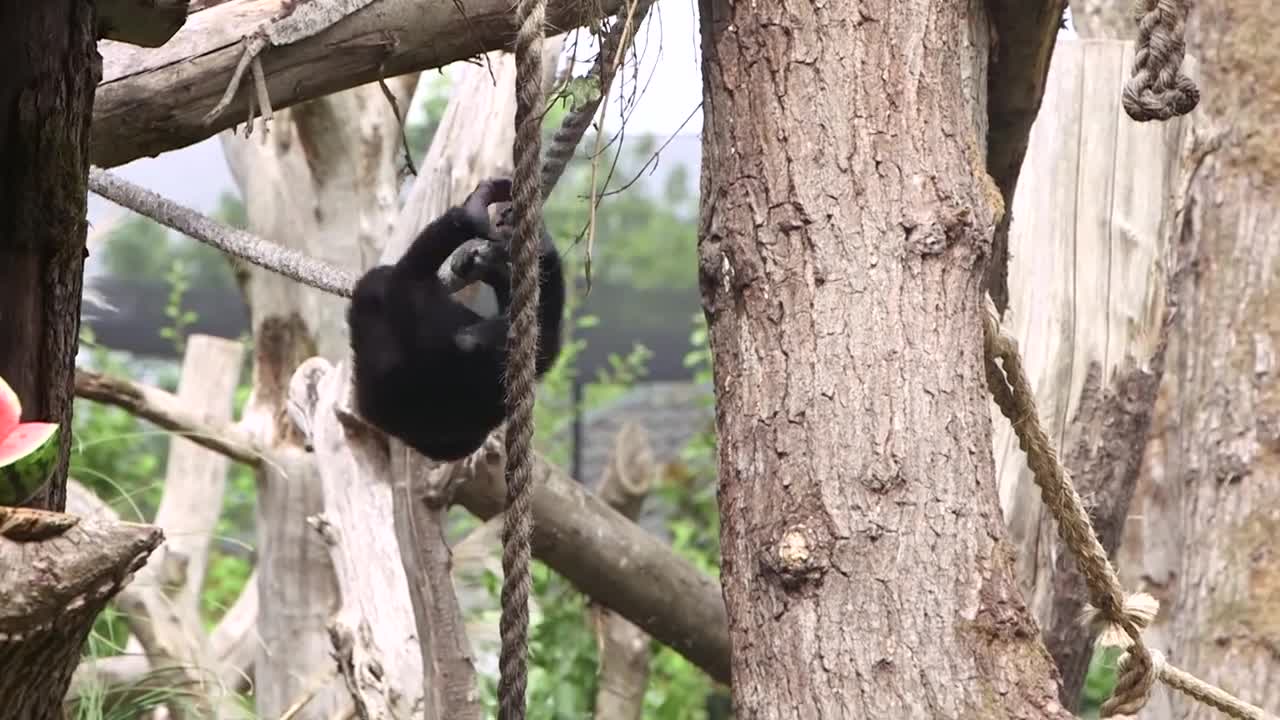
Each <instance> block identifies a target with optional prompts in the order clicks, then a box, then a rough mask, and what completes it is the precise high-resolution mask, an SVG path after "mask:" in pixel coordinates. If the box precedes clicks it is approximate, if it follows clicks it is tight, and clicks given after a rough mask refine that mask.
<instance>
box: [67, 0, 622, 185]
mask: <svg viewBox="0 0 1280 720" xmlns="http://www.w3.org/2000/svg"><path fill="white" fill-rule="evenodd" d="M285 4H286V0H236V1H234V2H226V3H221V4H219V5H216V6H214V7H211V8H209V9H207V10H203V11H201V12H197V13H194V14H192V15H191V16H190V17H189V18H188V19H187V23H186V25H185V26H183V28H182V29H181V30H179V31H178V32H177V34H175V35H174V36H173V38H172V39H170V40H169V42H167V43H165V45H164V46H163V47H161V48H157V49H154V50H147V51H139V50H138V49H137V48H133V47H130V46H128V45H123V44H120V43H112V42H110V41H103V42H102V43H101V52H102V55H103V74H102V75H103V80H102V82H101V83H100V84H99V85H98V89H97V95H96V97H95V100H94V108H93V110H94V112H93V137H92V138H91V140H90V161H91V162H92V163H93V164H94V165H98V166H100V167H115V166H117V165H123V164H124V163H127V162H129V161H131V160H135V159H137V158H140V157H147V156H153V155H158V154H160V153H162V152H165V151H168V150H174V149H177V148H181V147H185V146H187V145H191V144H193V143H196V142H199V141H200V140H203V139H205V138H208V137H211V136H213V135H215V134H216V133H218V132H220V131H222V130H226V129H227V128H230V127H233V126H234V125H236V124H238V123H242V122H244V121H245V118H246V117H247V116H248V111H249V103H250V101H251V99H252V100H253V101H254V102H258V100H257V93H256V92H255V91H254V89H253V88H251V87H242V88H240V91H239V92H237V93H235V94H234V95H233V97H232V99H231V101H230V102H229V103H228V104H227V105H226V107H225V109H224V111H223V112H221V113H220V114H219V115H218V116H217V117H216V118H215V119H214V120H213V121H212V122H211V123H210V124H207V125H206V124H205V122H204V116H205V115H206V114H207V113H208V112H209V111H210V110H211V109H212V108H213V107H214V106H215V105H217V104H218V100H219V99H220V98H221V97H222V95H223V93H224V92H225V91H226V89H227V86H228V83H229V82H230V80H231V78H232V76H233V74H234V73H235V70H236V67H237V66H238V65H239V64H240V61H241V58H242V57H244V49H245V42H244V40H245V39H246V38H249V37H251V36H252V35H253V34H254V32H255V31H256V30H257V29H258V28H259V27H261V26H263V25H264V24H266V23H269V22H271V21H272V20H273V19H274V18H276V17H278V16H282V15H284V14H285V13H284V7H285ZM620 5H621V2H620V1H619V0H598V1H597V2H582V1H581V0H550V1H549V2H548V3H547V25H548V27H554V28H560V29H562V30H568V29H571V28H576V27H581V26H582V25H584V24H586V23H589V22H591V21H593V20H596V19H599V18H602V17H604V16H606V15H609V14H612V13H614V12H617V10H618V8H619V6H620ZM513 20H514V19H513V15H512V13H511V8H510V3H509V2H508V1H507V0H426V1H423V0H379V1H378V2H375V3H372V4H371V5H369V6H368V7H364V8H362V9H360V10H358V11H357V12H354V13H352V14H351V15H349V16H347V17H345V18H343V19H342V20H340V21H338V22H336V23H333V24H332V25H331V26H329V27H327V28H326V29H325V30H323V31H321V32H319V33H316V34H315V35H312V36H310V37H306V38H304V39H301V40H299V41H297V42H292V43H290V44H287V45H283V46H280V47H265V48H264V49H263V50H262V53H261V55H259V56H258V59H259V60H260V62H261V67H262V71H263V78H264V80H265V82H266V86H267V88H266V93H267V94H268V95H269V98H270V104H271V106H272V107H273V108H274V109H275V110H280V109H283V108H287V107H290V106H292V105H296V104H298V103H301V102H305V101H307V100H312V99H315V98H318V97H322V96H324V95H328V94H331V93H335V92H339V91H341V90H346V89H348V88H353V87H357V86H360V85H364V84H367V83H371V82H376V81H378V80H379V79H384V78H390V77H395V76H397V75H403V74H406V73H411V72H418V71H421V70H427V69H430V68H437V67H443V66H445V65H448V64H449V63H452V62H456V61H458V60H465V59H467V58H470V57H474V56H476V55H478V54H480V53H484V52H489V51H492V50H500V49H504V48H506V47H508V45H509V44H510V41H511V38H512V36H513V35H514V33H515V26H514V24H513Z"/></svg>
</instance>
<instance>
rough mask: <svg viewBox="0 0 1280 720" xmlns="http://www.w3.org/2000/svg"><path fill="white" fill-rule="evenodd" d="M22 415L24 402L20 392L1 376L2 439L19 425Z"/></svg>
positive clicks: (0, 426)
mask: <svg viewBox="0 0 1280 720" xmlns="http://www.w3.org/2000/svg"><path fill="white" fill-rule="evenodd" d="M20 417H22V403H21V402H20V401H19V400H18V393H16V392H14V391H13V388H11V387H9V383H7V382H5V381H4V378H0V439H3V438H4V437H5V436H6V435H8V434H9V433H10V432H13V429H14V428H15V427H17V426H18V418H20Z"/></svg>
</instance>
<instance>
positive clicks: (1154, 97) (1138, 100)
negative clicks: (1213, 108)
mask: <svg viewBox="0 0 1280 720" xmlns="http://www.w3.org/2000/svg"><path fill="white" fill-rule="evenodd" d="M1141 3H1142V4H1141V5H1140V6H1139V12H1138V16H1137V21H1138V41H1137V48H1136V50H1135V52H1134V56H1133V72H1132V75H1131V76H1130V78H1129V80H1128V81H1127V82H1126V83H1125V84H1124V94H1123V95H1122V96H1121V101H1122V103H1123V104H1124V110H1125V112H1127V113H1128V114H1129V117H1131V118H1133V119H1134V120H1137V121H1138V122H1147V121H1148V120H1168V119H1169V118H1172V117H1176V116H1178V115H1186V114H1187V113H1189V112H1191V111H1192V110H1194V109H1195V107H1196V104H1197V103H1199V102H1200V89H1199V88H1197V87H1196V84H1195V82H1194V81H1192V79H1191V78H1189V77H1187V76H1186V75H1185V74H1184V73H1183V72H1182V58H1183V56H1184V55H1185V54H1186V42H1185V41H1184V35H1185V33H1186V25H1187V10H1188V6H1189V5H1190V4H1191V0H1141Z"/></svg>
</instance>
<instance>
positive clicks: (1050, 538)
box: [993, 39, 1183, 707]
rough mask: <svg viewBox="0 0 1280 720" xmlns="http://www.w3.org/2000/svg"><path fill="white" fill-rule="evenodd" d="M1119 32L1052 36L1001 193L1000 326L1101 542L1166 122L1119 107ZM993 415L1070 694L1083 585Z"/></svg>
mask: <svg viewBox="0 0 1280 720" xmlns="http://www.w3.org/2000/svg"><path fill="white" fill-rule="evenodd" d="M1132 53H1133V50H1132V46H1131V45H1130V44H1128V43H1123V42H1121V41H1094V40H1089V41H1081V40H1069V39H1064V40H1062V41H1061V42H1059V43H1058V48H1057V50H1056V52H1055V55H1054V58H1053V66H1052V68H1051V69H1050V72H1049V82H1048V89H1047V91H1046V93H1045V97H1044V104H1043V106H1042V108H1041V112H1040V114H1039V117H1038V118H1037V119H1036V122H1035V124H1034V125H1033V126H1032V130H1031V144H1030V150H1029V151H1028V153H1027V157H1026V160H1025V162H1024V165H1023V170H1022V175H1021V180H1020V181H1019V183H1018V187H1017V192H1016V193H1015V195H1014V202H1013V208H1012V209H1013V223H1012V229H1011V234H1010V247H1011V250H1012V257H1011V260H1010V266H1009V289H1010V317H1009V319H1008V320H1007V321H1006V323H1007V324H1006V326H1007V328H1008V329H1009V331H1010V332H1011V333H1012V334H1013V335H1014V337H1015V338H1016V339H1017V340H1018V345H1019V347H1020V348H1021V349H1022V355H1023V361H1024V363H1025V366H1026V369H1027V373H1028V377H1029V378H1030V379H1031V381H1032V383H1033V384H1034V386H1035V388H1036V395H1037V402H1038V404H1039V407H1040V411H1041V417H1042V421H1043V422H1044V423H1045V428H1046V430H1047V431H1048V432H1049V433H1050V435H1051V437H1055V438H1057V439H1058V440H1059V442H1060V443H1061V445H1060V448H1061V452H1062V455H1063V458H1064V460H1065V462H1066V465H1067V468H1068V470H1069V471H1070V472H1071V474H1072V479H1073V481H1074V483H1075V486H1076V488H1077V490H1079V491H1080V493H1081V494H1082V495H1083V496H1084V497H1085V498H1086V499H1087V500H1088V502H1089V503H1090V505H1091V507H1092V512H1091V514H1092V520H1093V524H1094V528H1095V530H1097V532H1098V535H1099V539H1100V540H1101V541H1102V543H1103V546H1104V547H1106V548H1107V549H1108V550H1109V551H1114V550H1115V548H1116V547H1117V545H1118V544H1119V540H1120V533H1121V529H1122V528H1123V525H1124V520H1125V517H1126V515H1127V514H1128V508H1129V500H1130V498H1131V496H1132V492H1133V488H1134V483H1135V481H1136V478H1137V473H1138V469H1139V465H1140V461H1141V451H1142V447H1143V445H1144V442H1145V437H1146V434H1147V430H1148V427H1149V424H1150V416H1151V411H1152V408H1153V406H1154V402H1155V392H1156V387H1157V385H1158V382H1159V377H1160V372H1161V369H1162V366H1161V362H1162V360H1161V358H1160V356H1159V347H1160V343H1159V340H1160V327H1161V324H1162V323H1163V321H1164V310H1165V300H1166V296H1167V287H1166V284H1167V282H1166V281H1167V277H1166V273H1167V269H1168V263H1169V261H1170V260H1171V257H1172V255H1171V245H1170V238H1169V227H1170V220H1171V215H1172V210H1173V208H1172V204H1171V200H1172V196H1173V195H1175V194H1176V190H1177V188H1176V185H1175V182H1176V176H1177V158H1178V147H1179V143H1180V139H1181V136H1182V126H1183V124H1182V121H1181V120H1174V121H1170V122H1169V123H1134V122H1133V121H1131V120H1130V119H1129V118H1128V116H1127V115H1125V113H1124V111H1123V109H1122V108H1121V107H1120V88H1121V86H1122V85H1123V82H1124V79H1125V77H1127V75H1128V68H1129V64H1130V63H1131V61H1132ZM993 412H995V416H994V417H995V418H996V426H995V428H996V429H995V435H994V438H993V442H994V447H995V455H996V466H997V469H998V477H999V479H1000V489H1001V500H1002V505H1003V507H1004V510H1005V516H1006V518H1007V520H1008V523H1009V529H1010V534H1011V537H1012V539H1013V540H1014V542H1015V544H1016V546H1017V547H1018V551H1019V557H1018V562H1017V568H1018V576H1019V581H1020V583H1021V584H1022V587H1023V591H1024V593H1025V594H1026V597H1027V600H1028V602H1029V603H1030V604H1031V606H1032V609H1033V611H1034V612H1035V614H1036V617H1037V619H1038V620H1039V622H1040V626H1041V628H1042V630H1043V632H1044V635H1045V642H1046V645H1047V646H1048V648H1049V651H1050V652H1051V653H1052V654H1053V656H1054V659H1055V661H1056V663H1057V665H1058V668H1059V670H1060V671H1061V673H1062V676H1063V685H1062V691H1061V699H1062V702H1063V703H1064V704H1066V705H1067V706H1069V707H1074V705H1075V703H1076V700H1077V698H1078V697H1079V691H1080V687H1081V685H1082V683H1083V681H1084V674H1085V671H1086V670H1087V668H1088V662H1089V658H1090V656H1091V654H1092V648H1091V645H1090V643H1089V638H1088V636H1087V634H1086V633H1084V632H1082V631H1081V628H1080V625H1079V623H1078V620H1077V618H1078V616H1079V613H1080V611H1081V609H1082V608H1083V604H1084V603H1085V601H1086V599H1087V598H1086V592H1085V588H1084V585H1083V581H1082V580H1081V578H1080V576H1079V573H1078V571H1077V570H1076V566H1075V561H1074V559H1073V558H1072V557H1071V556H1070V554H1068V553H1067V552H1066V551H1065V549H1064V548H1063V547H1062V545H1061V541H1060V540H1059V538H1058V533H1057V528H1056V526H1055V525H1054V523H1053V521H1052V519H1050V518H1049V517H1048V515H1047V513H1046V512H1045V510H1044V505H1043V502H1042V501H1041V499H1040V495H1039V490H1038V489H1037V488H1036V486H1035V484H1034V483H1033V481H1032V478H1031V473H1030V471H1029V470H1028V469H1027V467H1026V458H1025V456H1024V455H1023V453H1022V451H1021V450H1019V449H1018V445H1017V439H1016V438H1015V437H1014V434H1013V431H1012V428H1011V427H1010V426H1009V424H1008V422H1006V421H1004V420H1003V418H1002V417H1001V416H1000V415H999V413H998V411H993Z"/></svg>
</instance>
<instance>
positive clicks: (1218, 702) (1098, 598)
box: [983, 298, 1277, 720]
mask: <svg viewBox="0 0 1280 720" xmlns="http://www.w3.org/2000/svg"><path fill="white" fill-rule="evenodd" d="M983 329H984V336H985V343H986V348H985V361H986V373H987V386H988V388H989V389H990V391H991V396H992V398H994V399H995V402H996V405H997V406H999V408H1000V412H1001V413H1002V414H1003V415H1004V416H1005V417H1006V418H1008V420H1009V423H1010V424H1011V425H1013V431H1014V433H1015V434H1016V435H1017V436H1018V445H1019V446H1020V447H1021V448H1022V450H1023V452H1025V453H1026V454H1027V467H1029V468H1031V474H1032V475H1033V477H1034V478H1035V482H1036V485H1038V486H1039V487H1040V497H1041V499H1043V500H1044V504H1045V505H1046V506H1047V507H1048V508H1049V513H1050V514H1051V515H1053V519H1054V520H1055V521H1056V523H1057V525H1058V533H1059V534H1060V535H1061V536H1062V539H1063V542H1064V543H1066V545H1067V548H1068V550H1070V551H1071V554H1072V555H1074V556H1075V558H1076V564H1077V565H1078V566H1079V568H1080V574H1081V575H1082V576H1083V577H1084V582H1085V585H1086V586H1087V588H1088V590H1089V598H1090V602H1091V606H1090V607H1089V608H1088V609H1087V611H1086V613H1085V617H1084V620H1085V621H1086V622H1087V623H1088V624H1090V625H1093V626H1095V627H1097V626H1102V627H1101V630H1102V632H1101V634H1100V636H1099V638H1098V642H1099V643H1100V644H1103V645H1110V646H1117V647H1126V648H1128V653H1127V655H1125V656H1124V657H1123V658H1122V661H1121V664H1120V665H1121V666H1120V675H1119V677H1118V678H1117V679H1116V687H1115V690H1114V691H1113V692H1112V694H1111V697H1110V698H1107V701H1106V702H1104V703H1103V704H1102V712H1101V715H1102V717H1113V716H1116V715H1133V714H1136V713H1137V712H1138V711H1139V710H1141V709H1142V707H1143V706H1144V705H1146V704H1147V700H1148V698H1150V697H1151V689H1152V687H1153V686H1154V685H1155V682H1156V680H1160V681H1162V682H1164V683H1165V684H1166V685H1168V686H1170V687H1172V688H1175V689H1177V690H1179V691H1181V692H1183V693H1185V694H1187V695H1189V696H1190V697H1192V698H1195V699H1196V700H1198V701H1200V702H1202V703H1205V704H1206V705H1209V706H1211V707H1214V708H1217V709H1218V710H1221V711H1222V712H1223V713H1226V714H1227V715H1229V716H1231V717H1233V718H1240V719H1241V720H1277V719H1276V718H1275V717H1274V716H1272V715H1270V714H1268V713H1267V712H1265V711H1263V710H1262V709H1261V708H1258V707H1255V706H1253V705H1250V704H1249V703H1247V702H1244V701H1243V700H1240V699H1238V698H1236V697H1234V696H1232V695H1231V694H1230V693H1228V692H1226V691H1224V690H1222V689H1221V688H1219V687H1216V686H1213V685H1210V684H1209V683H1206V682H1204V681H1203V680H1200V679H1198V678H1196V677H1195V676H1193V675H1191V674H1190V673H1188V672H1186V671H1184V670H1180V669H1178V668H1176V667H1173V666H1172V665H1170V664H1169V663H1168V662H1167V661H1166V660H1165V659H1164V657H1163V656H1161V655H1160V654H1159V653H1156V652H1152V651H1151V650H1149V649H1148V648H1147V647H1146V645H1144V644H1143V642H1142V630H1144V629H1145V628H1146V627H1147V626H1148V625H1150V624H1151V621H1152V620H1154V619H1155V616H1156V612H1157V611H1158V610H1159V605H1158V603H1157V602H1156V600H1155V598H1153V597H1151V596H1150V595H1147V594H1145V593H1136V594H1134V595H1127V594H1126V593H1125V592H1124V588H1123V587H1121V585H1120V578H1119V577H1118V576H1117V575H1116V571H1115V568H1113V567H1112V566H1111V560H1110V559H1109V558H1108V557H1107V553H1106V550H1104V549H1103V547H1102V543H1100V542H1099V541H1098V536H1097V535H1096V534H1095V533H1094V531H1093V523H1092V522H1091V521H1090V520H1089V514H1088V512H1086V511H1085V508H1084V503H1083V502H1082V501H1081V499H1080V494H1079V493H1077V492H1076V489H1075V486H1074V485H1072V484H1071V478H1070V476H1068V475H1067V470H1066V468H1065V467H1063V465H1062V461H1061V460H1059V458H1058V450H1057V448H1055V447H1054V446H1053V443H1052V442H1051V441H1050V440H1049V436H1048V434H1047V433H1046V432H1045V430H1044V426H1043V425H1041V423H1040V413H1039V411H1038V410H1037V408H1036V400H1035V394H1034V393H1033V391H1032V389H1031V381H1030V380H1028V379H1027V373H1026V370H1025V369H1024V368H1023V366H1022V357H1021V356H1020V355H1019V353H1018V346H1017V344H1016V343H1015V342H1014V341H1013V339H1012V338H1010V337H1009V336H1007V335H1004V334H1003V333H1001V332H1000V325H999V321H998V320H997V319H996V309H995V304H994V303H993V302H991V301H990V299H989V298H988V303H987V312H986V313H985V324H984V327H983ZM997 360H999V361H1000V362H999V363H997V362H996V361H997ZM1001 366H1003V369H1002V367H1001Z"/></svg>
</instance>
